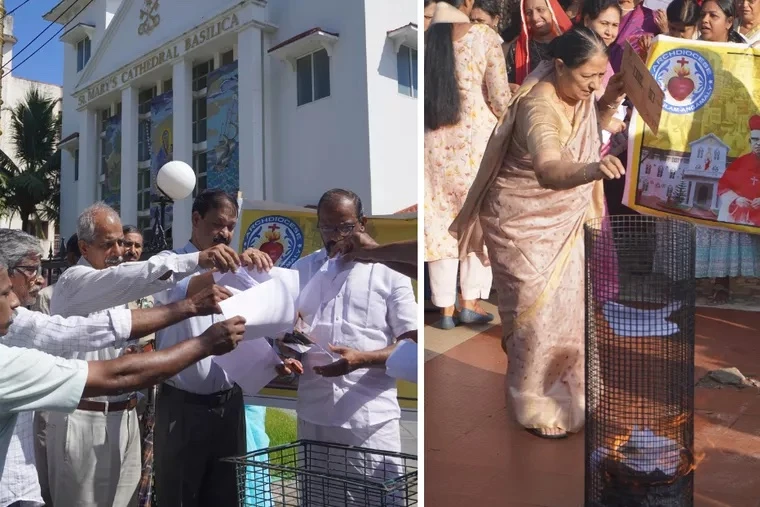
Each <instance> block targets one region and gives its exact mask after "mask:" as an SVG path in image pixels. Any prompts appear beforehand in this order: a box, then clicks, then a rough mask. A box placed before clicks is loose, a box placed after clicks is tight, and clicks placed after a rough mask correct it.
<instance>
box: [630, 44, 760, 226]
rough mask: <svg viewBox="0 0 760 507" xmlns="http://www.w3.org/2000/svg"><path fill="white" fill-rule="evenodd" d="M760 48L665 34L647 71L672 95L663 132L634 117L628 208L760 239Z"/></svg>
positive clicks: (667, 100)
mask: <svg viewBox="0 0 760 507" xmlns="http://www.w3.org/2000/svg"><path fill="white" fill-rule="evenodd" d="M758 57H760V50H755V49H752V48H749V47H747V46H741V45H736V44H717V43H713V42H701V41H692V40H685V39H676V38H672V37H665V36H660V37H658V38H657V39H655V40H654V42H653V44H652V49H651V50H650V52H649V56H648V59H647V67H648V68H649V70H650V72H651V73H652V75H653V76H654V78H655V80H656V81H657V82H658V84H659V85H660V87H662V89H663V91H664V92H665V101H664V103H663V111H662V117H661V119H660V125H659V133H658V134H657V135H654V134H653V133H652V131H651V129H650V128H649V127H647V126H646V125H645V124H644V122H643V121H642V119H641V117H640V116H639V115H638V114H637V113H636V112H634V114H633V117H632V119H631V124H630V127H629V138H628V165H627V167H628V174H627V178H626V188H625V194H624V197H623V204H625V205H626V206H628V207H630V208H632V209H634V210H636V211H639V212H641V213H645V214H648V215H657V216H672V217H675V218H682V219H686V220H689V221H691V222H694V223H696V224H699V225H705V226H711V227H720V228H726V229H732V230H735V231H741V232H751V233H756V234H757V233H760V113H758V110H759V109H760V108H759V107H758V104H760V87H758V86H757V85H756V83H758V82H760V66H758V65H756V62H757V58H758Z"/></svg>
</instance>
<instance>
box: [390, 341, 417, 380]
mask: <svg viewBox="0 0 760 507" xmlns="http://www.w3.org/2000/svg"><path fill="white" fill-rule="evenodd" d="M417 353H418V347H417V344H416V343H415V342H413V341H412V340H401V341H400V342H399V344H398V345H396V348H395V350H394V351H393V353H391V355H390V357H389V358H388V360H387V361H386V362H385V373H387V374H388V376H389V377H393V378H398V379H401V380H406V381H407V382H414V383H415V384H416V383H417Z"/></svg>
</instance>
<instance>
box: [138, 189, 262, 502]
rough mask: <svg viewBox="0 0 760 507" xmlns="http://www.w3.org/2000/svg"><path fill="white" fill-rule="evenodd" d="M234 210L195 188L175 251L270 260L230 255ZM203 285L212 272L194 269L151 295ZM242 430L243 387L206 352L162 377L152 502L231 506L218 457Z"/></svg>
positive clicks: (231, 452) (227, 469)
mask: <svg viewBox="0 0 760 507" xmlns="http://www.w3.org/2000/svg"><path fill="white" fill-rule="evenodd" d="M237 217H238V203H237V200H236V199H235V198H234V197H233V196H231V195H229V194H227V193H225V192H223V191H221V190H206V191H204V192H202V193H201V194H200V195H198V197H196V199H195V201H194V202H193V209H192V235H191V237H190V242H189V243H188V244H187V245H185V246H184V247H183V248H180V249H178V250H177V251H176V252H175V253H176V255H179V256H185V255H193V254H195V252H198V251H205V250H208V249H210V248H214V247H215V246H216V247H220V246H221V247H224V248H225V249H226V251H229V252H232V253H231V254H230V257H231V260H230V262H231V263H233V262H234V264H236V265H242V266H250V267H256V268H260V269H264V270H267V269H269V268H271V266H272V260H271V259H270V258H269V256H268V255H266V254H264V253H263V252H260V251H258V250H253V249H250V250H247V251H246V252H244V253H243V254H242V255H240V256H238V255H237V253H235V252H234V250H231V249H230V248H229V243H230V241H231V240H232V236H233V231H234V229H235V225H236V224H237ZM195 255H197V254H195ZM208 267H211V266H208ZM210 284H213V273H211V272H208V271H207V272H206V273H205V274H198V275H197V276H194V277H191V278H187V279H185V280H183V281H182V282H181V283H179V284H177V285H176V286H175V287H173V288H172V289H170V290H168V291H165V292H162V293H159V294H156V295H155V299H156V303H157V304H168V303H171V302H173V301H177V300H179V299H183V298H185V297H186V295H187V294H188V293H189V294H192V293H194V292H195V291H196V290H199V289H200V288H201V287H205V286H207V285H210ZM220 319H221V318H220V317H218V316H208V317H196V318H193V319H188V320H186V321H184V322H181V323H179V324H177V325H175V326H172V327H169V328H167V329H164V330H163V331H161V332H159V333H158V334H157V336H156V343H157V346H158V348H159V350H163V349H165V348H167V347H171V346H172V345H174V344H176V343H180V342H182V341H184V340H185V339H186V338H187V337H188V336H197V335H198V334H200V333H202V332H203V331H204V330H205V329H208V327H209V326H211V325H212V324H214V323H215V322H216V321H217V320H220ZM245 432H246V421H245V413H244V410H243V393H242V391H241V389H240V387H238V386H236V385H233V383H232V382H230V381H229V379H228V378H227V375H226V374H225V372H224V370H223V369H222V368H221V367H219V366H218V365H217V364H216V363H215V362H214V361H213V359H212V358H210V357H209V358H206V359H203V360H201V361H198V362H197V363H195V364H193V365H192V366H190V367H188V368H186V369H185V370H183V371H181V372H180V373H178V374H177V375H175V376H174V377H172V378H170V379H168V380H167V381H165V382H164V383H163V384H162V385H161V388H160V390H159V394H158V398H157V400H156V426H155V441H154V458H153V459H154V470H155V484H156V500H157V503H158V504H159V505H161V506H163V507H171V506H180V505H183V504H187V503H190V504H194V505H237V477H236V474H235V466H234V465H232V464H229V463H223V462H220V461H219V460H220V459H221V458H226V457H229V456H240V455H243V454H245V453H246V439H245Z"/></svg>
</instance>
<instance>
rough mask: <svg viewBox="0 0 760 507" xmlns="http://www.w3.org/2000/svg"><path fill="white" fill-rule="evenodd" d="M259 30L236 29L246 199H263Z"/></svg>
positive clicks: (241, 152)
mask: <svg viewBox="0 0 760 507" xmlns="http://www.w3.org/2000/svg"><path fill="white" fill-rule="evenodd" d="M261 46H262V37H261V30H260V29H259V28H257V27H253V26H252V27H248V28H246V29H245V30H242V31H241V32H239V33H238V83H239V85H238V115H239V118H240V121H239V122H238V123H239V134H238V135H239V139H238V141H239V146H240V164H239V167H240V190H241V191H242V192H243V197H244V198H245V199H249V200H261V199H264V89H263V86H262V83H263V81H262V79H263V65H262V64H263V61H262V47H261Z"/></svg>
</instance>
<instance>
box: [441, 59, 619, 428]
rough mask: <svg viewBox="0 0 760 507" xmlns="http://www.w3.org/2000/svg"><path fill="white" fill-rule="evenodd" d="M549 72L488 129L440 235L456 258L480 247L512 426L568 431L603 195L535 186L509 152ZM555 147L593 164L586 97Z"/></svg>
mask: <svg viewBox="0 0 760 507" xmlns="http://www.w3.org/2000/svg"><path fill="white" fill-rule="evenodd" d="M553 74H554V66H553V63H552V62H544V63H542V64H541V65H540V66H539V67H538V68H537V69H536V70H535V72H534V73H533V74H531V75H530V76H528V78H527V79H526V80H525V83H524V84H523V86H522V87H521V88H520V90H519V91H518V93H517V95H516V96H515V97H514V99H513V100H512V103H511V104H510V107H509V110H508V112H507V114H506V115H505V116H504V117H503V118H502V119H501V120H500V122H499V124H498V125H497V127H496V129H495V130H494V133H493V135H492V137H491V139H490V141H489V144H488V147H487V149H486V153H485V155H484V157H483V162H482V164H481V167H480V171H479V173H478V175H477V177H476V179H475V182H474V183H473V186H472V188H471V189H470V192H469V194H468V196H467V200H466V202H465V204H464V206H463V208H462V211H461V212H460V214H459V216H458V217H457V218H456V220H455V221H454V223H453V224H452V226H451V228H450V232H451V234H452V235H454V236H455V237H457V238H458V240H459V248H460V257H464V256H466V255H468V254H469V253H471V252H479V251H482V245H483V244H485V245H486V246H487V247H488V251H489V258H490V264H491V266H492V269H493V274H494V279H495V281H496V284H495V285H496V287H497V290H498V293H499V313H500V316H501V319H502V326H503V347H504V349H505V350H506V352H507V355H508V360H509V367H508V371H507V388H508V395H509V398H510V401H511V406H512V409H513V410H514V412H515V415H516V417H517V420H518V422H519V423H520V424H521V425H523V426H525V427H528V428H561V429H564V430H566V431H578V430H579V429H580V428H581V427H582V426H583V420H584V410H585V401H584V334H585V333H584V329H585V325H584V311H583V310H584V287H585V283H584V262H583V261H584V255H583V249H584V245H583V239H582V238H583V224H584V222H585V221H586V220H588V219H590V218H596V217H599V216H602V215H603V213H604V193H603V187H602V183H601V181H596V182H593V183H589V184H585V185H581V186H579V187H576V188H572V189H568V190H552V189H548V188H545V187H542V186H541V185H540V183H539V182H538V180H537V178H536V174H535V171H534V169H533V160H532V157H531V156H530V154H529V151H528V150H527V149H526V147H521V146H519V141H518V140H519V138H520V134H521V131H522V130H525V125H532V124H535V123H536V122H535V119H534V118H532V117H530V114H532V113H531V111H535V110H536V109H535V108H534V105H535V104H536V103H537V101H541V100H544V101H547V100H548V99H545V98H538V97H533V96H528V95H529V93H530V91H531V90H532V89H533V87H534V86H535V85H536V84H537V83H538V82H540V81H543V80H550V79H552V78H553ZM526 115H528V116H527V117H526ZM561 141H562V142H563V149H562V156H563V158H564V159H565V160H567V161H568V162H576V163H592V162H594V161H598V160H599V152H600V148H601V143H600V136H599V126H598V119H597V110H596V104H595V99H594V97H592V98H590V99H588V100H587V101H585V102H583V103H581V104H579V106H578V109H576V114H575V124H574V125H573V126H572V129H571V130H570V134H569V137H568V138H567V139H561ZM606 290H607V291H610V288H607V289H606ZM610 292H611V291H610ZM610 296H611V294H610Z"/></svg>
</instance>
